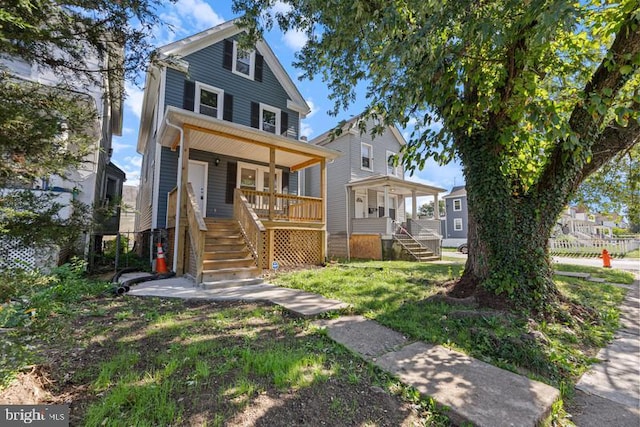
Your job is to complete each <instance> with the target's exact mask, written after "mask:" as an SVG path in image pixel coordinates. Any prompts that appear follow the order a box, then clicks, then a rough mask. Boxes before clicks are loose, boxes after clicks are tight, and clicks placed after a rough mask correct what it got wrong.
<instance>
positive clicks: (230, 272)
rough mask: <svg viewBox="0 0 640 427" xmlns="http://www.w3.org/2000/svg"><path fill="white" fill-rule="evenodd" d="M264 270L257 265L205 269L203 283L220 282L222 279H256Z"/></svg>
mask: <svg viewBox="0 0 640 427" xmlns="http://www.w3.org/2000/svg"><path fill="white" fill-rule="evenodd" d="M261 273H262V272H261V271H260V269H259V268H258V267H256V266H255V265H254V266H252V267H239V268H220V269H216V270H203V271H202V283H209V282H219V281H221V280H238V279H255V278H257V277H258V276H260V274H261Z"/></svg>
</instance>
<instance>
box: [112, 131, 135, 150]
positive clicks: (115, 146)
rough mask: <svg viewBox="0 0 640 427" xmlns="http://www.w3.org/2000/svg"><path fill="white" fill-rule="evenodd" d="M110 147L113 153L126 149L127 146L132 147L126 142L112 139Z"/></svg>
mask: <svg viewBox="0 0 640 427" xmlns="http://www.w3.org/2000/svg"><path fill="white" fill-rule="evenodd" d="M123 133H124V132H123ZM111 148H113V151H114V153H118V152H119V151H122V150H126V149H127V148H132V147H131V145H129V144H127V143H126V142H121V141H116V140H115V139H114V140H113V141H111Z"/></svg>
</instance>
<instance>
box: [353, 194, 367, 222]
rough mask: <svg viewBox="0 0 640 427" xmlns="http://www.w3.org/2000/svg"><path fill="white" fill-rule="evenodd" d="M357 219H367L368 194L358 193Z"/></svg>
mask: <svg viewBox="0 0 640 427" xmlns="http://www.w3.org/2000/svg"><path fill="white" fill-rule="evenodd" d="M355 214H356V215H355V217H356V218H367V216H368V215H367V192H366V191H356V211H355Z"/></svg>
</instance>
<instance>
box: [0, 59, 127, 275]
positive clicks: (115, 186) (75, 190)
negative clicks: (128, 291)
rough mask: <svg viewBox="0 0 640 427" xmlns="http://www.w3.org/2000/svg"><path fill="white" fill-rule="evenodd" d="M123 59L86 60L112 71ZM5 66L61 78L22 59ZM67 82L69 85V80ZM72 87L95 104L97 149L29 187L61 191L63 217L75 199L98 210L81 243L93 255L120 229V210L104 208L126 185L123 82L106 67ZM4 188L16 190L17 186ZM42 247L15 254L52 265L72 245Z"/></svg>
mask: <svg viewBox="0 0 640 427" xmlns="http://www.w3.org/2000/svg"><path fill="white" fill-rule="evenodd" d="M116 56H118V55H116ZM121 60H122V58H121V57H113V56H108V55H107V57H106V58H105V59H104V61H99V60H98V59H97V58H91V57H87V62H86V64H84V65H85V66H86V67H87V68H88V69H94V70H97V69H99V68H100V69H105V70H108V69H110V68H111V67H113V65H114V62H113V61H121ZM0 67H3V68H4V69H6V70H7V71H9V72H10V74H11V75H12V76H13V77H14V78H15V79H16V81H24V82H33V83H38V84H41V85H43V86H44V87H46V86H53V85H57V84H59V83H60V77H59V76H58V75H56V74H55V73H53V72H51V71H50V70H48V69H46V68H43V67H40V66H38V65H37V64H31V63H27V62H26V61H23V60H20V59H15V58H7V57H0ZM66 83H67V84H69V82H68V80H67V81H66ZM69 91H70V93H71V95H72V96H74V97H76V98H77V99H78V102H84V103H87V104H88V105H89V106H90V107H91V108H95V111H96V119H95V123H93V124H89V125H93V126H88V127H89V128H91V129H94V134H93V137H94V139H93V140H94V143H93V146H92V150H91V152H90V153H89V154H88V155H87V156H86V157H85V159H84V162H83V163H82V165H81V166H80V167H78V168H77V169H73V170H69V171H68V172H67V176H66V178H62V177H60V176H48V177H43V178H42V180H40V181H38V182H34V183H33V185H32V186H30V187H27V189H32V190H33V191H35V192H37V193H38V194H41V193H43V192H47V193H54V194H57V195H58V196H57V197H56V201H57V202H58V203H62V204H63V205H64V206H66V208H64V209H63V210H62V212H61V217H62V218H63V219H64V218H68V217H69V215H71V201H72V200H77V201H79V202H82V203H84V204H85V205H88V206H90V207H91V208H92V209H93V212H94V214H93V215H94V216H93V219H94V230H93V232H92V233H87V234H86V235H85V237H84V241H83V242H81V243H82V244H83V248H84V250H85V255H88V253H89V248H90V246H92V245H93V246H94V247H95V248H100V247H101V242H102V238H103V236H106V235H113V234H116V233H117V232H118V224H119V209H117V208H113V209H108V210H104V209H100V208H103V207H107V206H110V207H113V205H114V203H113V202H115V201H118V200H119V199H120V196H121V194H122V184H123V182H124V181H125V174H124V172H123V171H122V170H120V169H119V168H118V167H117V166H115V165H114V164H113V163H111V154H112V148H111V141H112V137H113V135H121V134H122V106H123V99H122V94H123V91H124V81H123V80H122V79H121V78H120V77H118V76H116V75H115V73H108V72H104V73H103V74H102V76H101V79H99V81H97V82H96V83H94V84H91V85H89V84H88V83H87V82H77V84H75V85H74V84H72V85H71V88H70V89H69ZM20 189H25V186H20ZM3 190H4V191H12V189H3ZM39 249H40V248H24V247H22V248H19V250H18V252H14V253H13V255H15V256H14V257H13V258H17V259H19V260H20V261H21V262H20V266H21V267H26V268H35V267H38V268H50V267H52V266H54V265H56V264H57V263H58V262H62V261H64V257H65V256H66V254H67V253H68V250H70V249H71V248H47V251H49V252H50V253H48V254H47V259H46V261H43V260H42V258H41V257H40V255H37V253H39V252H42V251H41V250H39ZM30 254H33V255H30ZM7 258H8V259H9V262H5V265H8V266H9V268H11V267H12V266H14V264H13V263H12V261H11V259H12V254H9V255H8V256H7Z"/></svg>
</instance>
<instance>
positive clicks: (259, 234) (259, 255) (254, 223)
mask: <svg viewBox="0 0 640 427" xmlns="http://www.w3.org/2000/svg"><path fill="white" fill-rule="evenodd" d="M245 191H246V190H245ZM233 216H234V217H235V219H237V220H238V222H239V223H240V228H241V229H242V234H243V235H244V238H245V241H246V242H247V243H248V245H249V249H250V250H251V252H252V253H253V259H255V260H256V264H257V265H258V268H261V269H264V268H267V266H266V262H267V261H266V257H265V249H266V248H265V244H266V242H265V241H266V236H267V229H266V228H265V226H264V225H263V224H262V222H261V221H260V218H258V215H257V214H256V213H255V212H254V211H253V208H252V207H251V204H250V203H249V201H248V200H247V198H246V197H245V195H244V194H243V190H240V189H236V190H235V192H234V193H233Z"/></svg>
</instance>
